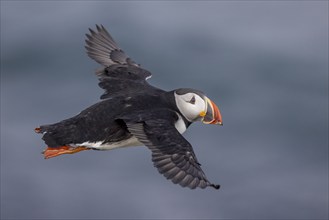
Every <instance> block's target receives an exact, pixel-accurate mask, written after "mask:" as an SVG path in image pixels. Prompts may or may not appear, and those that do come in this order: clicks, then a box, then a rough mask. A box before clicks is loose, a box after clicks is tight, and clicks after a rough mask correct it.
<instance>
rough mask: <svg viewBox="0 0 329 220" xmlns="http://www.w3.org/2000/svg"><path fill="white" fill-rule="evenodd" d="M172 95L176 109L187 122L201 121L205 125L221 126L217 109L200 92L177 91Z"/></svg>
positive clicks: (191, 90)
mask: <svg viewBox="0 0 329 220" xmlns="http://www.w3.org/2000/svg"><path fill="white" fill-rule="evenodd" d="M174 95H175V101H176V105H177V108H178V109H179V111H180V113H181V114H182V115H183V116H184V117H185V118H186V120H188V121H189V122H194V121H199V120H201V121H202V122H203V123H205V124H218V125H223V122H222V116H221V114H220V111H219V109H218V107H217V106H216V104H215V103H214V102H212V101H211V100H210V99H209V98H207V97H206V96H205V95H204V94H203V93H202V92H200V91H198V90H195V89H177V90H175V91H174Z"/></svg>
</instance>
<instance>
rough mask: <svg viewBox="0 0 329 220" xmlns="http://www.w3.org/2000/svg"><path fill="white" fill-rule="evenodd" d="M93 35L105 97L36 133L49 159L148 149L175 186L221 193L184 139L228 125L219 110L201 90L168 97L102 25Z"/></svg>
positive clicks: (89, 41) (91, 48)
mask: <svg viewBox="0 0 329 220" xmlns="http://www.w3.org/2000/svg"><path fill="white" fill-rule="evenodd" d="M89 31H90V33H88V34H86V40H85V42H86V46H85V48H86V52H87V54H88V56H89V57H90V58H91V59H93V60H95V61H96V62H98V63H99V64H101V65H102V67H101V68H99V69H98V70H96V75H97V77H98V79H99V83H98V85H99V86H100V87H101V88H102V89H104V91H105V92H104V93H103V94H102V95H101V97H100V101H99V102H97V103H96V104H94V105H92V106H90V107H88V108H86V109H85V110H83V111H81V112H80V113H79V114H77V115H76V116H74V117H71V118H68V119H65V120H62V121H60V122H58V123H54V124H47V125H41V126H39V127H37V128H35V132H36V133H39V134H42V135H43V136H42V140H43V141H44V142H45V144H46V149H45V150H44V151H43V152H42V153H43V155H44V158H45V159H49V158H53V157H57V156H60V155H63V154H74V153H77V152H81V151H86V150H99V151H105V150H112V149H117V148H123V147H131V146H143V145H144V146H146V147H147V148H148V149H149V150H150V151H151V153H152V161H153V165H154V166H155V167H156V168H157V169H158V171H159V173H161V174H162V175H164V176H165V177H166V178H167V179H169V180H171V181H172V182H173V183H174V184H179V185H180V186H182V187H188V188H190V189H195V188H202V189H203V188H206V187H212V188H214V189H219V188H220V185H218V184H214V183H211V182H210V181H209V180H208V179H207V177H206V175H205V173H204V172H203V170H202V169H201V164H200V163H199V161H198V159H197V157H196V155H195V153H194V151H193V148H192V145H191V144H190V143H189V142H188V141H187V140H186V139H185V138H184V137H183V136H182V134H183V133H184V132H185V131H186V129H187V128H188V127H189V126H190V125H191V124H192V123H193V122H196V121H201V122H203V123H205V124H214V125H223V122H222V116H221V113H220V111H219V108H218V107H217V105H216V104H215V103H214V102H213V101H211V100H210V99H209V98H208V97H207V96H206V95H205V94H204V93H203V92H201V91H199V90H196V89H190V88H180V89H175V90H172V91H165V90H162V89H159V88H156V87H154V86H152V85H150V84H149V83H148V82H147V80H148V79H149V78H150V77H151V76H152V74H151V73H150V72H149V71H148V70H146V69H144V68H142V67H141V66H140V64H137V63H136V62H135V61H133V60H132V59H131V58H130V57H128V56H127V55H126V53H125V52H124V51H123V50H122V49H120V47H119V46H118V44H117V43H116V42H115V41H114V40H113V38H112V36H111V35H110V34H109V32H108V31H107V30H106V29H105V28H104V26H103V25H96V29H95V30H93V29H90V28H89Z"/></svg>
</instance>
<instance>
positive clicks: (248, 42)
mask: <svg viewBox="0 0 329 220" xmlns="http://www.w3.org/2000/svg"><path fill="white" fill-rule="evenodd" d="M95 24H103V25H104V26H105V27H106V28H107V29H108V30H109V31H110V33H111V34H112V35H113V37H114V38H115V39H116V41H117V42H118V43H119V45H120V46H121V48H122V49H124V51H125V52H126V53H127V54H129V56H131V57H132V58H133V59H134V60H135V61H136V62H138V63H140V64H141V65H142V66H143V67H144V68H146V69H148V70H149V71H151V72H152V73H153V77H152V79H151V80H150V83H151V84H152V85H155V86H157V87H160V88H162V89H165V90H172V89H175V88H180V87H191V88H195V89H199V90H202V91H204V92H205V93H206V94H207V96H208V97H209V98H211V99H212V100H213V101H214V102H215V103H216V104H217V105H218V106H219V108H220V109H221V112H222V116H223V122H224V126H222V127H219V126H210V125H203V124H201V123H195V124H193V125H192V126H191V127H190V128H189V130H188V131H187V132H186V133H185V134H184V136H185V137H186V138H187V139H188V140H189V142H190V143H191V144H192V145H193V147H194V151H195V153H196V154H197V157H198V160H199V161H200V163H201V164H202V168H203V170H204V172H205V173H206V175H207V177H208V179H209V180H210V181H212V182H214V183H217V184H221V186H222V187H221V189H220V190H219V191H215V190H213V189H210V188H207V189H204V190H202V189H196V190H190V189H186V188H181V187H180V186H179V185H174V184H172V183H171V182H170V181H167V180H166V179H165V178H164V177H163V176H162V175H160V174H159V173H158V172H157V170H156V169H155V168H154V167H153V165H152V162H151V153H150V151H149V150H148V149H147V148H145V147H136V148H127V149H119V150H113V151H107V152H97V151H87V152H81V153H78V154H75V155H64V156H61V157H58V158H53V159H50V160H44V159H43V157H42V155H41V154H40V152H41V151H42V150H43V149H44V147H45V146H44V143H43V141H42V140H41V136H39V135H37V134H35V133H34V131H33V129H34V128H35V127H37V126H39V125H41V124H49V123H55V122H58V121H60V120H63V119H66V118H69V117H72V116H74V115H75V114H77V113H78V112H80V111H81V110H83V109H84V108H86V107H88V106H90V105H92V104H94V103H96V102H97V101H98V100H99V96H100V95H101V94H102V90H101V89H100V88H99V87H98V86H97V78H96V77H95V76H94V74H93V73H94V70H95V69H96V68H97V67H99V65H98V64H97V63H95V62H94V61H93V60H91V59H89V58H88V57H87V55H86V53H85V49H84V40H85V35H84V34H85V33H87V32H88V28H94V27H95ZM1 218H3V219H16V218H23V219H28V218H30V219H34V218H39V219H50V218H53V219H54V218H57V219H59V218H78V219H82V218H86V219H97V218H104V219H111V218H113V219H118V218H121V219H122V218H140V219H145V218H151V219H153V218H162V219H163V218H176V219H177V218H182V219H183V218H185V219H201V218H202V219H203V218H214V219H218V218H230V219H246V218H249V219H256V218H260V219H292V218H294V219H321V218H322V219H325V218H328V2H327V1H206V2H204V1H203V2H201V1H200V2H195V1H193V2H187V1H180V2H173V1H161V2H151V1H138V2H135V1H125V2H119V1H109V2H107V1H69V2H68V1H58V2H56V1H51V2H48V1H1Z"/></svg>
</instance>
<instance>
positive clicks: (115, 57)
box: [85, 25, 152, 99]
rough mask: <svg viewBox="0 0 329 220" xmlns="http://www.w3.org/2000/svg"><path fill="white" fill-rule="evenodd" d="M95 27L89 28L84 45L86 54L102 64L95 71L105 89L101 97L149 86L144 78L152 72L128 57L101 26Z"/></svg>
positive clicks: (100, 84) (132, 91)
mask: <svg viewBox="0 0 329 220" xmlns="http://www.w3.org/2000/svg"><path fill="white" fill-rule="evenodd" d="M96 29H97V30H96V31H94V30H92V29H89V31H90V34H86V36H87V39H86V46H85V47H86V49H87V54H88V56H89V57H90V58H92V59H93V60H95V61H96V62H98V63H100V64H102V65H103V66H104V68H102V69H100V70H98V71H96V75H97V76H98V77H99V80H100V83H99V86H100V87H101V88H103V89H104V90H105V93H104V94H103V95H102V96H101V99H105V98H109V97H111V96H114V95H116V94H117V93H119V92H121V91H122V90H125V93H136V92H137V91H140V90H144V89H146V88H147V87H151V86H150V85H149V84H148V83H147V82H146V80H147V79H148V78H150V77H151V76H152V74H151V73H150V72H149V71H147V70H145V69H143V68H141V67H140V66H139V65H138V64H136V63H135V62H134V61H133V60H132V59H130V58H129V57H128V56H127V55H126V54H125V53H124V51H123V50H121V49H120V48H119V46H118V45H117V43H115V41H114V40H113V38H112V37H111V35H110V34H109V33H108V32H107V31H106V29H105V28H104V27H103V26H98V25H96Z"/></svg>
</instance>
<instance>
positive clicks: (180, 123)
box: [175, 113, 186, 134]
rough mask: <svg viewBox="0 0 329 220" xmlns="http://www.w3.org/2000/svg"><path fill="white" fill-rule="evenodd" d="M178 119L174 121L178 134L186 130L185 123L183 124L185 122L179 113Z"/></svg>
mask: <svg viewBox="0 0 329 220" xmlns="http://www.w3.org/2000/svg"><path fill="white" fill-rule="evenodd" d="M177 115H178V121H176V123H175V128H176V129H177V131H178V132H179V133H180V134H183V133H184V132H185V131H186V125H185V122H184V120H183V118H182V116H180V114H178V113H177Z"/></svg>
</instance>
